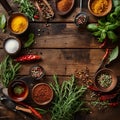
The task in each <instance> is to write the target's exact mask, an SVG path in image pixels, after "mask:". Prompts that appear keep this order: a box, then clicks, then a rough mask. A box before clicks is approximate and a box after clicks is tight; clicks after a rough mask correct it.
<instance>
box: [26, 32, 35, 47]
mask: <svg viewBox="0 0 120 120" xmlns="http://www.w3.org/2000/svg"><path fill="white" fill-rule="evenodd" d="M34 41H35V40H34V34H33V33H30V34H29V35H28V40H27V41H26V43H25V44H24V48H28V47H30V46H31V45H32V44H33V42H34Z"/></svg>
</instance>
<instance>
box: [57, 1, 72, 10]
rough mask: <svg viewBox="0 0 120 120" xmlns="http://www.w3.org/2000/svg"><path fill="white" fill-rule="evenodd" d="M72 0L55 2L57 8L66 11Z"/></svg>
mask: <svg viewBox="0 0 120 120" xmlns="http://www.w3.org/2000/svg"><path fill="white" fill-rule="evenodd" d="M71 5H72V0H60V1H58V2H57V9H58V10H59V11H61V12H66V11H68V10H69V9H70V7H71Z"/></svg>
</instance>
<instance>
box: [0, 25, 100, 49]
mask: <svg viewBox="0 0 120 120" xmlns="http://www.w3.org/2000/svg"><path fill="white" fill-rule="evenodd" d="M30 32H32V33H34V34H35V43H34V44H33V46H31V48H99V44H98V43H97V38H94V37H93V36H92V34H91V33H90V32H89V31H88V30H87V29H85V28H84V29H83V28H81V29H78V28H77V27H76V26H75V24H73V23H68V24H66V23H56V24H39V23H31V24H30V27H29V28H28V32H26V33H25V35H21V36H19V38H20V40H21V41H22V43H24V42H25V41H26V40H27V39H28V38H27V37H25V36H28V34H29V33H30ZM9 36H13V35H10V34H9V30H7V31H6V33H2V32H1V34H0V39H1V40H0V48H2V47H3V45H2V43H3V41H2V40H4V39H5V38H8V37H9Z"/></svg>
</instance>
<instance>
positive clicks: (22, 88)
mask: <svg viewBox="0 0 120 120" xmlns="http://www.w3.org/2000/svg"><path fill="white" fill-rule="evenodd" d="M28 93H29V88H28V86H27V84H26V83H25V82H24V81H23V80H13V81H12V82H11V83H10V84H9V85H8V95H9V97H10V98H11V99H12V100H13V101H15V102H20V101H23V100H25V99H26V98H27V96H28Z"/></svg>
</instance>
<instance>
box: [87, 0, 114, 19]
mask: <svg viewBox="0 0 120 120" xmlns="http://www.w3.org/2000/svg"><path fill="white" fill-rule="evenodd" d="M88 9H89V11H90V12H91V14H93V15H94V16H97V17H102V16H105V15H107V14H108V13H109V12H110V11H111V9H112V0H88Z"/></svg>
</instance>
